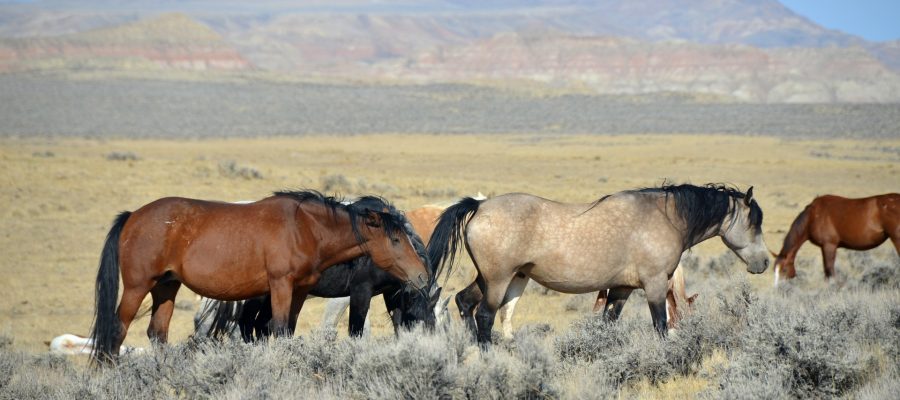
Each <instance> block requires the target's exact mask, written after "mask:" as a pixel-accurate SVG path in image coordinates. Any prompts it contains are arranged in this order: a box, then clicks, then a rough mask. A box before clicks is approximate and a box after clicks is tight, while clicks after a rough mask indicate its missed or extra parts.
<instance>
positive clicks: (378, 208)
mask: <svg viewBox="0 0 900 400" xmlns="http://www.w3.org/2000/svg"><path fill="white" fill-rule="evenodd" d="M273 195H275V196H286V197H291V198H293V199H295V200H297V201H298V202H300V203H303V202H306V201H315V202H318V203H321V204H322V205H324V206H326V207H328V208H330V209H331V212H332V214H335V213H337V211H338V210H343V211H346V212H347V213H348V214H349V215H350V228H351V229H352V230H353V235H354V236H356V239H357V240H358V241H359V242H360V243H362V242H363V241H364V239H363V237H362V234H361V233H360V231H359V224H358V222H359V219H360V218H365V217H366V216H368V214H369V213H370V212H371V213H374V214H376V215H378V217H379V218H380V219H381V227H382V229H384V232H385V234H386V235H388V237H391V238H393V237H394V232H397V231H403V230H404V227H403V225H404V224H405V223H406V217H404V216H403V214H402V213H400V212H399V211H397V210H396V209H395V208H394V206H393V205H392V204H391V203H390V202H388V201H387V200H385V199H383V198H381V197H377V196H364V197H361V198H359V199H358V200H357V201H354V202H352V203H349V204H348V203H346V202H344V200H343V199H341V198H338V197H335V196H326V195H324V194H322V193H320V192H318V191H316V190H311V189H305V190H295V191H278V192H274V193H273ZM385 210H387V211H385Z"/></svg>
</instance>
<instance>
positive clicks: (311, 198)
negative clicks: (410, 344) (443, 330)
mask: <svg viewBox="0 0 900 400" xmlns="http://www.w3.org/2000/svg"><path fill="white" fill-rule="evenodd" d="M382 203H383V204H384V207H379V208H377V209H373V208H361V207H358V206H354V205H353V204H342V203H340V202H339V201H338V200H336V199H334V198H331V197H325V196H323V195H322V194H320V193H318V192H314V191H297V192H276V193H275V195H274V196H272V197H268V198H266V199H263V200H260V201H258V202H256V203H250V204H231V203H222V202H212V201H202V200H193V199H185V198H176V197H169V198H163V199H159V200H156V201H154V202H152V203H150V204H147V205H145V206H143V207H141V208H140V209H138V210H137V211H134V212H133V213H130V212H123V213H122V214H120V215H119V216H118V217H117V218H116V221H115V223H114V224H113V227H112V229H110V232H109V234H108V236H107V238H106V244H105V245H104V248H103V253H102V255H101V259H100V269H99V272H98V274H97V287H96V290H97V298H96V306H97V309H96V315H95V321H94V328H93V333H92V334H91V336H92V338H93V339H94V341H95V352H94V358H95V360H98V361H101V362H102V361H107V360H110V359H112V357H113V355H115V354H118V351H119V347H120V346H121V344H122V341H123V340H124V339H125V335H126V333H127V331H128V326H129V325H130V324H131V321H132V319H133V318H134V315H135V313H136V312H137V310H138V307H139V306H140V304H141V301H142V300H143V299H144V297H145V296H146V295H147V293H150V294H151V296H152V297H153V306H152V309H151V311H152V316H151V319H150V327H149V328H148V330H147V335H148V336H149V337H150V339H151V341H155V342H162V343H164V342H166V340H167V335H168V330H169V320H170V318H171V317H172V311H173V308H174V304H175V295H176V293H177V292H178V289H179V288H180V287H181V285H182V284H184V285H185V286H187V287H189V288H190V289H191V290H193V291H194V292H196V293H198V294H200V295H202V296H205V297H210V298H214V299H219V300H241V299H247V298H251V297H256V296H260V295H262V294H265V293H271V296H272V313H273V318H272V331H273V332H275V333H277V334H290V333H292V332H293V330H294V328H295V327H296V324H297V315H298V314H299V312H300V309H301V307H303V302H304V300H305V299H306V295H307V293H308V292H309V290H310V289H311V288H312V287H313V286H314V285H315V284H316V282H317V281H318V280H319V276H320V274H321V272H322V271H323V270H325V269H326V268H328V267H330V266H332V265H335V264H338V263H343V262H347V261H349V260H352V259H355V258H358V257H360V256H362V255H363V254H367V255H369V257H371V259H372V260H373V262H374V263H375V265H377V266H378V267H379V268H382V269H384V270H386V271H387V272H389V273H390V274H392V275H394V276H396V277H397V278H399V279H401V280H403V281H404V282H407V283H408V284H409V285H410V286H413V287H415V288H416V289H418V290H421V289H422V288H424V287H425V286H426V285H427V283H428V282H429V279H430V277H429V274H428V272H427V270H426V269H425V266H424V265H423V263H422V260H421V259H420V258H419V257H418V255H417V254H416V252H415V250H414V249H413V246H412V244H411V243H410V240H409V237H408V236H407V235H406V233H404V231H403V229H402V221H398V220H397V219H396V217H395V216H394V215H392V214H391V213H388V212H385V211H384V210H386V209H389V205H388V204H387V203H385V202H383V201H382ZM360 222H362V223H363V224H360ZM120 271H121V275H122V283H123V287H124V289H123V293H122V300H121V302H120V303H119V307H118V310H116V299H117V297H118V289H119V287H118V286H119V285H118V283H119V273H120Z"/></svg>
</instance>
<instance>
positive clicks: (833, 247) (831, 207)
mask: <svg viewBox="0 0 900 400" xmlns="http://www.w3.org/2000/svg"><path fill="white" fill-rule="evenodd" d="M888 238H890V239H891V241H892V242H893V243H894V248H896V249H897V252H898V254H900V194H897V193H888V194H883V195H879V196H872V197H866V198H862V199H848V198H844V197H840V196H833V195H826V196H821V197H816V199H815V200H813V201H812V203H809V205H808V206H806V209H804V210H803V212H801V213H800V215H798V216H797V218H796V219H795V220H794V222H793V223H792V224H791V230H790V231H789V232H788V233H787V236H785V238H784V245H783V246H782V247H781V252H780V253H778V254H775V284H776V285H777V284H778V281H779V280H780V279H781V278H782V277H784V278H787V279H791V278H793V277H795V276H796V275H797V271H796V270H795V269H794V258H795V257H796V256H797V250H799V249H800V246H801V245H803V243H804V242H806V241H807V240H809V241H810V242H812V243H813V244H814V245H816V246H819V247H821V248H822V262H823V265H824V268H825V279H828V278H831V277H832V276H833V275H834V256H835V254H836V253H837V249H838V247H843V248H846V249H852V250H869V249H872V248H875V247H878V245H880V244H882V243H884V241H885V240H887V239H888ZM773 254H774V253H773Z"/></svg>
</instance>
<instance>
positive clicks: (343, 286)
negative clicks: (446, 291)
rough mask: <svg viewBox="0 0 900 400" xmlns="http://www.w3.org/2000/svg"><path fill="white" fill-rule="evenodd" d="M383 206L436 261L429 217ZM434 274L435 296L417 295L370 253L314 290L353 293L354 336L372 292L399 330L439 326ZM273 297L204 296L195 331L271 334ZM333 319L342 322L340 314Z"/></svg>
mask: <svg viewBox="0 0 900 400" xmlns="http://www.w3.org/2000/svg"><path fill="white" fill-rule="evenodd" d="M372 201H373V198H365V197H364V198H362V199H360V200H357V201H355V202H353V203H351V204H353V205H354V206H356V207H365V208H370V209H375V208H377V207H379V206H381V205H383V204H381V203H374V204H373V203H372ZM382 211H384V212H388V213H390V214H391V216H392V217H393V218H395V219H396V220H398V221H401V222H402V225H401V226H402V227H403V231H404V232H405V233H406V235H407V236H408V237H409V238H410V241H411V243H412V245H413V248H414V249H415V251H416V254H417V255H418V256H419V258H420V259H421V260H422V262H423V263H424V264H425V265H428V266H430V265H431V263H429V262H428V261H427V256H426V254H425V244H424V243H423V241H422V239H421V238H420V237H419V235H418V234H416V229H415V228H416V223H417V222H419V223H423V222H425V220H420V221H417V220H410V219H407V216H404V215H403V213H401V212H400V211H399V210H397V209H395V208H393V207H390V208H388V209H384V210H382ZM428 225H430V226H431V229H434V222H433V220H432V222H430V223H425V224H424V225H420V226H419V228H427V227H428ZM429 234H430V230H429ZM434 276H435V275H434V274H432V280H431V281H430V282H429V287H428V294H429V297H428V299H427V301H426V299H425V298H424V297H423V296H414V295H411V294H409V293H407V292H405V291H403V288H404V282H403V281H402V280H399V279H397V278H395V277H394V276H392V275H391V274H388V273H386V272H384V271H383V270H382V269H380V268H378V267H377V266H376V265H375V264H374V263H373V262H372V259H371V258H370V257H368V256H363V257H360V258H357V259H355V260H351V261H349V262H345V263H341V264H338V265H335V266H332V267H330V268H328V269H326V270H325V271H323V272H322V274H321V277H320V279H319V282H318V283H317V284H316V286H315V287H313V288H312V289H311V290H310V292H309V295H311V296H315V297H325V298H331V299H335V300H337V301H339V302H340V301H341V300H340V299H341V298H347V297H349V298H348V301H347V303H346V304H348V305H349V306H350V323H349V334H350V336H354V337H359V336H362V334H363V332H364V329H365V324H366V321H367V318H366V316H367V315H368V312H369V306H370V302H371V300H372V297H373V296H377V295H379V294H381V295H383V297H384V303H385V306H386V307H387V310H388V312H389V314H390V316H391V322H392V323H393V325H394V329H395V330H398V329H400V328H401V327H406V328H409V327H411V326H412V325H413V324H415V323H417V322H425V325H426V326H429V327H433V326H434V324H435V314H434V312H433V310H434V309H435V308H436V307H437V305H438V303H439V300H440V295H441V288H440V287H438V285H437V282H436V280H435V279H434ZM269 302H270V300H269V296H268V295H266V296H261V297H258V298H253V299H248V300H244V301H237V302H227V301H207V300H204V301H203V306H202V307H201V308H200V310H199V311H198V312H197V315H195V316H194V327H195V332H196V334H199V335H201V336H209V337H218V336H222V335H230V334H231V333H232V332H233V331H237V330H239V331H240V333H241V337H242V338H243V339H244V341H246V342H251V341H254V340H258V339H261V338H263V337H266V336H268V334H269V332H268V329H267V327H268V323H269V320H270V319H271V318H272V309H271V307H270V306H269ZM345 308H346V307H338V308H337V310H338V311H339V312H340V313H343V310H344V309H345ZM333 319H334V322H335V323H337V320H336V318H333Z"/></svg>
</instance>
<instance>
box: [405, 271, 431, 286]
mask: <svg viewBox="0 0 900 400" xmlns="http://www.w3.org/2000/svg"><path fill="white" fill-rule="evenodd" d="M406 283H407V284H408V285H410V286H412V287H413V288H415V289H416V290H423V289H425V288H426V287H428V276H427V275H425V274H419V275H418V276H416V277H415V278H412V279H410V280H408V281H406Z"/></svg>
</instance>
